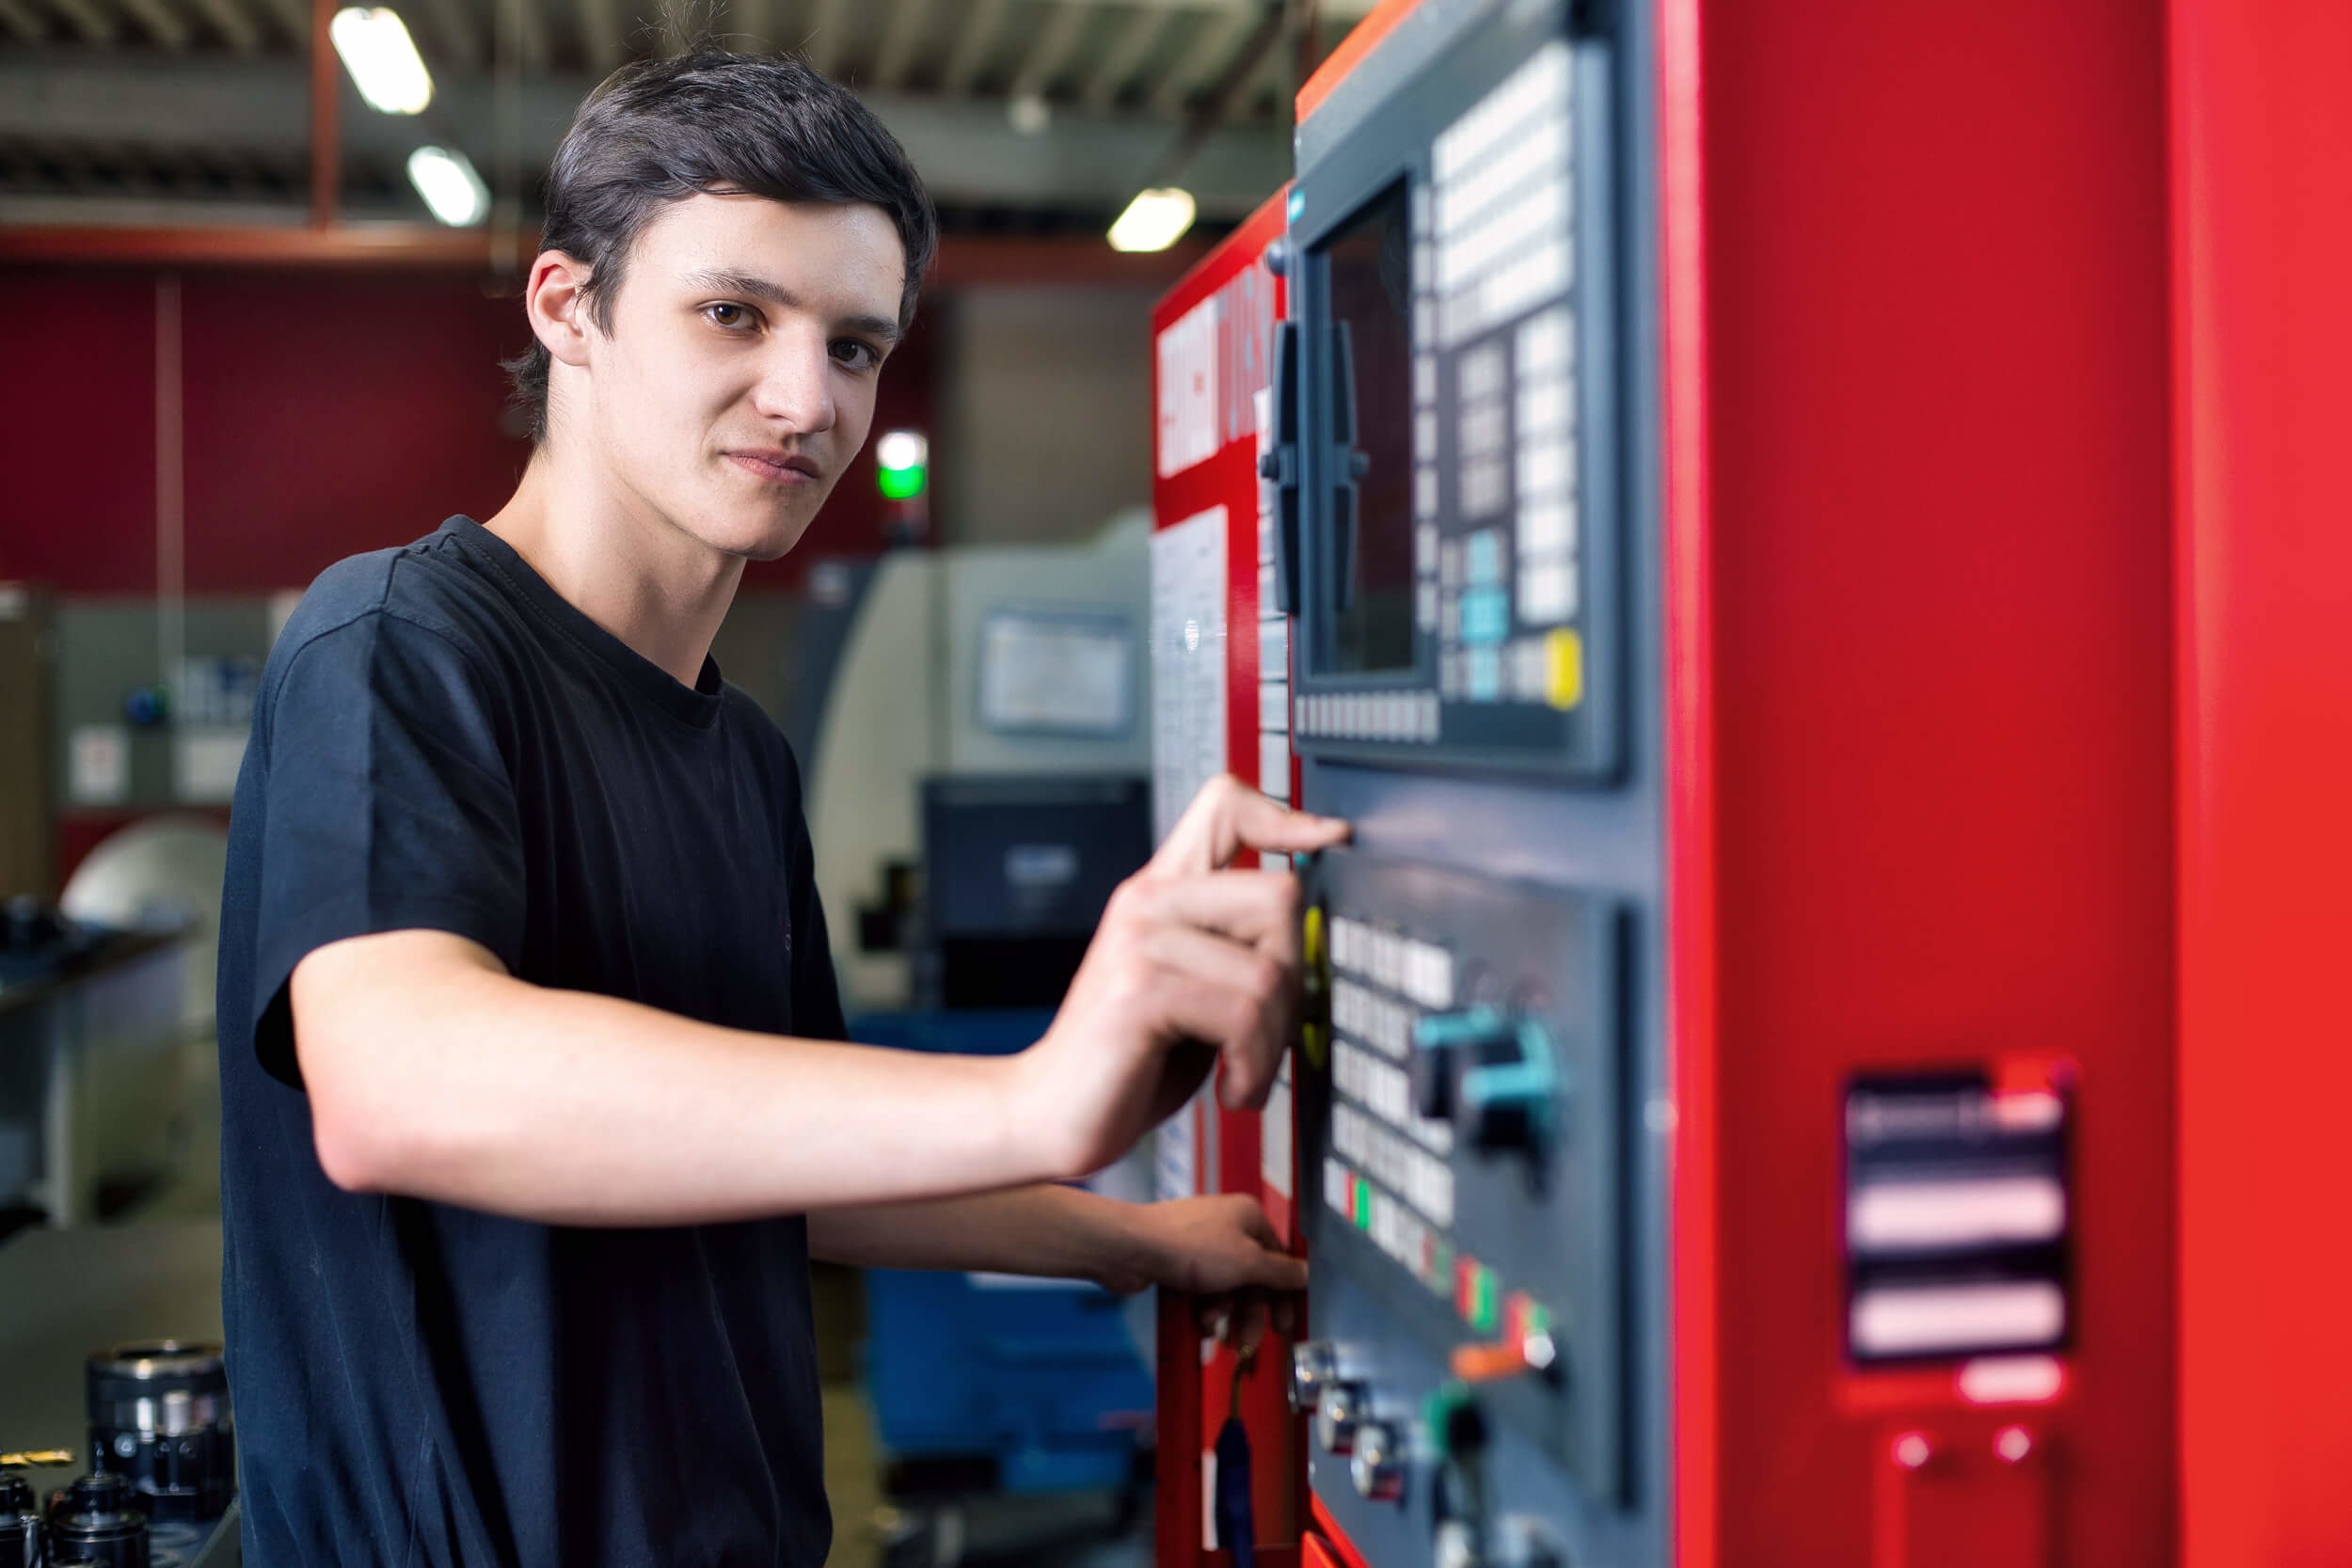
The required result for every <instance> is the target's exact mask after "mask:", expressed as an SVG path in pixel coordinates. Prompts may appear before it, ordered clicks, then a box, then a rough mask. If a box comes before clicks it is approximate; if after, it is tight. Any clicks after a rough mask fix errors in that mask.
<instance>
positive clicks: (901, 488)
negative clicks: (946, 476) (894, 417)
mask: <svg viewBox="0 0 2352 1568" xmlns="http://www.w3.org/2000/svg"><path fill="white" fill-rule="evenodd" d="M874 464H875V469H874V487H875V488H876V489H878V490H880V491H881V492H882V495H883V496H884V497H885V498H887V499H891V500H894V501H903V500H912V499H914V498H915V497H917V496H919V495H921V494H922V493H923V488H924V486H925V485H926V484H928V483H930V469H931V443H930V437H928V436H925V435H923V433H922V432H920V431H915V430H893V431H890V432H887V433H886V434H884V435H883V436H881V437H880V438H879V439H877V440H876V441H875V443H874Z"/></svg>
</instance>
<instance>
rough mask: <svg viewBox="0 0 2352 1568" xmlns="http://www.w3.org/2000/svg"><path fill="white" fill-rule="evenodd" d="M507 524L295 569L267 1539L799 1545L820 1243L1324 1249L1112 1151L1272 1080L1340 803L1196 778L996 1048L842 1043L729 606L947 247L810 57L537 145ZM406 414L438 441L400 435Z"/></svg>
mask: <svg viewBox="0 0 2352 1568" xmlns="http://www.w3.org/2000/svg"><path fill="white" fill-rule="evenodd" d="M545 243H546V246H547V248H546V250H545V251H544V252H543V253H542V254H541V255H540V256H539V257H538V258H537V260H536V261H534V262H533V263H532V271H531V276H530V279H529V289H528V310H529V315H530V320H531V325H532V331H533V333H534V334H535V336H536V338H537V341H538V345H539V347H538V350H537V351H536V352H535V353H534V355H533V356H532V359H531V361H529V362H527V363H525V364H523V365H522V366H521V368H520V372H519V373H518V381H519V382H520V384H521V385H522V386H523V387H524V388H525V389H526V391H527V392H528V393H530V394H531V395H532V396H534V397H535V398H537V399H538V400H540V402H541V406H542V420H541V427H540V430H541V440H540V445H539V448H538V451H537V452H536V454H535V455H534V457H533V459H532V463H531V465H530V467H529V469H528V471H527V472H526V473H525V475H524V477H523V480H522V483H521V485H520V487H519V488H518V489H517V490H516V494H515V496H514V499H512V500H511V501H509V502H508V503H507V505H506V507H505V508H504V510H502V511H501V512H500V513H499V514H498V515H496V516H494V517H492V518H491V519H490V521H489V522H488V524H487V525H486V526H485V525H482V524H477V523H474V522H471V521H469V520H467V519H464V518H453V519H452V520H451V521H449V522H448V523H446V524H444V525H443V526H442V528H441V529H440V530H439V531H437V532H436V533H434V534H433V535H431V536H430V537H428V538H426V539H423V540H421V541H419V542H418V543H416V544H414V545H411V546H407V547H406V548H405V549H399V550H389V551H383V552H379V553H377V554H374V555H371V556H362V557H358V558H356V559H354V560H351V561H346V562H342V564H340V565H338V566H336V567H334V568H332V569H331V570H329V571H328V572H327V573H326V574H325V575H324V576H323V577H322V578H320V579H319V581H318V582H317V584H316V585H315V586H314V587H313V588H312V589H311V591H310V594H309V596H308V597H307V598H305V600H304V601H303V604H302V607H301V609H300V610H298V611H297V612H296V613H295V615H294V619H293V620H292V622H291V623H290V624H289V625H288V626H287V628H286V631H285V633H284V635H283V637H282V638H281V639H280V640H279V641H278V648H277V651H276V652H275V653H274V654H273V655H272V657H271V659H270V665H269V669H268V671H267V673H266V674H265V675H264V677H263V682H262V699H261V703H260V705H259V708H258V710H257V712H256V716H255V728H254V740H253V745H252V748H251V751H250V752H249V754H248V756H247V760H246V768H245V774H244V777H243V778H242V780H241V781H240V783H239V787H238V793H237V800H236V813H235V818H234V828H233V831H232V835H231V836H232V847H231V859H230V874H229V883H228V889H227V895H226V900H225V911H224V921H223V940H222V958H221V992H220V1019H221V1047H222V1055H223V1063H222V1073H223V1099H224V1103H225V1132H226V1139H225V1145H226V1154H225V1159H224V1166H225V1170H224V1186H223V1196H224V1204H223V1209H224V1218H225V1221H226V1229H227V1241H228V1249H227V1253H228V1255H227V1259H226V1280H225V1295H226V1306H227V1312H228V1323H229V1356H230V1377H231V1380H232V1390H233V1393H234V1397H235V1399H236V1402H237V1425H238V1437H239V1449H240V1457H241V1462H242V1471H243V1484H244V1497H245V1532H246V1533H245V1549H246V1554H247V1560H248V1561H250V1562H252V1563H254V1564H256V1565H258V1568H283V1565H289V1564H294V1563H317V1562H341V1563H345V1564H386V1565H391V1564H411V1563H414V1564H433V1565H437V1568H453V1565H456V1564H461V1563H462V1564H465V1565H467V1568H483V1565H488V1564H518V1565H525V1564H527V1565H532V1568H538V1565H547V1568H554V1565H558V1564H561V1565H563V1568H587V1565H591V1564H622V1563H628V1564H639V1563H644V1564H666V1563H680V1564H685V1563H693V1564H720V1563H725V1564H739V1563H745V1564H748V1563H774V1564H788V1565H795V1568H815V1565H816V1564H818V1563H819V1562H821V1561H822V1560H823V1559H824V1557H825V1552H826V1545H827V1542H828V1539H829V1535H830V1524H829V1520H828V1517H827V1513H826V1509H825V1501H824V1497H823V1494H822V1490H821V1485H820V1481H819V1471H818V1393H817V1386H816V1375H815V1368H814V1354H813V1346H812V1340H811V1334H810V1324H809V1303H808V1278H807V1262H808V1259H809V1258H810V1256H812V1255H814V1256H817V1257H820V1258H832V1259H842V1260H845V1261H849V1262H855V1263H872V1264H893V1265H900V1266H936V1267H946V1268H990V1269H1008V1270H1025V1271H1030V1272H1035V1273H1041V1274H1055V1275H1085V1276H1089V1277H1092V1278H1095V1279H1099V1280H1101V1281H1103V1282H1104V1283H1105V1284H1108V1285H1111V1286H1113V1287H1115V1288H1118V1289H1122V1290H1125V1289H1135V1288H1139V1287H1141V1286H1144V1285H1147V1284H1151V1283H1153V1282H1168V1283H1174V1284H1179V1285H1182V1286H1184V1287H1186V1288H1189V1289H1193V1290H1200V1291H1228V1290H1234V1289H1239V1288H1245V1287H1270V1288H1275V1289H1295V1288H1296V1287H1297V1286H1298V1285H1300V1284H1301V1283H1302V1282H1303V1275H1302V1273H1301V1270H1300V1267H1299V1265H1298V1264H1297V1263H1295V1261H1294V1260H1293V1259H1288V1258H1285V1257H1283V1256H1281V1255H1280V1254H1279V1252H1277V1251H1276V1250H1275V1249H1274V1248H1273V1247H1272V1245H1271V1244H1270V1243H1271V1236H1270V1234H1269V1232H1268V1230H1267V1228H1266V1226H1265V1222H1264V1220H1263V1217H1262V1216H1261V1215H1259V1214H1258V1213H1257V1212H1256V1210H1255V1208H1254V1206H1252V1205H1250V1204H1249V1203H1248V1202H1247V1201H1246V1200H1232V1199H1211V1200H1203V1201H1200V1202H1196V1203H1190V1204H1171V1205H1164V1206H1157V1207H1151V1208H1135V1207H1129V1206H1124V1205H1120V1204H1115V1203H1111V1202H1107V1201H1105V1200H1103V1199H1099V1198H1096V1197H1094V1196H1090V1195H1089V1194H1087V1193H1084V1192H1082V1191H1078V1190H1075V1189H1073V1188H1070V1187H1065V1186H1058V1185H1053V1184H1051V1183H1054V1182H1056V1181H1058V1180H1064V1179H1068V1178H1072V1177H1075V1176H1079V1175H1082V1174H1084V1173H1086V1172H1089V1171H1091V1170H1093V1169H1096V1168H1098V1167H1100V1166H1101V1165H1103V1164H1105V1163H1107V1162H1108V1161H1110V1160H1112V1159H1114V1158H1116V1157H1117V1156H1118V1155H1119V1154H1120V1153H1121V1152H1122V1151H1123V1150H1125V1149H1126V1148H1128V1147H1129V1146H1130V1145H1132V1144H1133V1143H1134V1142H1135V1140H1136V1138H1138V1137H1139V1136H1140V1135H1141V1134H1142V1133H1143V1132H1145V1131H1146V1130H1148V1129H1149V1128H1151V1127H1152V1125H1153V1124H1154V1123H1155V1122H1156V1121H1157V1120H1158V1119H1159V1118H1160V1117H1162V1116H1163V1115H1164V1114H1166V1113H1167V1112H1168V1111H1169V1110H1171V1109H1173V1108H1174V1107H1175V1106H1176V1105H1177V1104H1179V1103H1180V1102H1181V1101H1183V1100H1184V1098H1185V1097H1186V1096H1187V1095H1188V1094H1189V1093H1190V1092H1191V1090H1192V1089H1193V1088H1194V1087H1195V1086H1196V1085H1198V1083H1199V1082H1200V1078H1201V1076H1202V1074H1203V1072H1204V1071H1205V1070H1206V1068H1207V1066H1208V1065H1209V1062H1210V1060H1211V1057H1212V1054H1213V1053H1212V1052H1210V1051H1209V1050H1207V1049H1204V1048H1202V1047H1200V1046H1196V1045H1193V1044H1191V1043H1189V1042H1194V1041H1199V1042H1207V1045H1208V1046H1213V1047H1214V1048H1215V1053H1214V1054H1221V1056H1222V1059H1223V1065H1224V1069H1225V1076H1224V1080H1223V1082H1224V1085H1225V1091H1226V1093H1227V1094H1228V1095H1229V1097H1231V1098H1232V1099H1233V1100H1235V1101H1257V1100H1258V1099H1260V1098H1261V1097H1262V1096H1263V1092H1264V1089H1265V1086H1266V1085H1267V1083H1268V1081H1269V1079H1270V1076H1271V1073H1272V1071H1273V1069H1274V1065H1275V1060H1276V1057H1277V1054H1278V1053H1279V1049H1280V1046H1281V1043H1282V1039H1283V1037H1284V1030H1285V1017H1284V1015H1285V1008H1286V999H1287V997H1288V994H1289V991H1290V989H1291V984H1292V981H1293V978H1294V976H1295V968H1296V957H1295V951H1294V937H1293V931H1294V929H1295V926H1294V922H1295V892H1294V890H1293V888H1292V887H1291V885H1290V883H1289V879H1279V878H1272V877H1267V876H1264V875H1263V874H1261V873H1257V872H1229V871H1225V870H1224V869H1223V867H1224V866H1225V865H1226V863H1228V862H1229V861H1230V860H1231V859H1232V855H1233V853H1234V851H1235V850H1236V849H1238V848H1240V847H1245V846H1248V847H1263V848H1270V849H1278V850H1302V849H1311V848H1314V847H1320V846H1322V845H1326V844H1328V843H1331V842H1333V841H1335V840H1336V839H1337V838H1338V837H1339V836H1340V835H1341V833H1342V832H1343V829H1342V828H1341V827H1340V826H1339V825H1338V824H1335V823H1329V822H1325V821H1320V820H1316V819H1312V818H1308V817H1304V816H1295V815H1292V814H1289V813H1286V812H1283V811H1281V810H1280V809H1279V808H1278V807H1276V806H1275V805H1273V804H1272V803H1271V802H1269V801H1267V800H1264V799H1263V798H1262V797H1258V796H1255V795H1252V794H1249V793H1248V792H1247V791H1244V790H1241V789H1239V788H1238V787H1237V786H1233V785H1231V784H1220V785H1219V786H1216V787H1213V788H1212V789H1210V790H1209V791H1208V792H1207V793H1206V794H1204V796H1203V797H1202V799H1201V800H1200V801H1198V802H1197V803H1196V804H1195V806H1194V807H1193V809H1192V811H1191V812H1190V814H1189V815H1188V816H1186V817H1185V819H1184V824H1183V825H1182V826H1181V827H1180V828H1179V829H1178V830H1177V831H1176V832H1175V833H1174V835H1173V836H1172V837H1171V838H1170V840H1169V841H1168V844H1167V845H1166V846H1165V847H1163V848H1162V849H1161V851H1160V853H1159V854H1158V856H1157V857H1156V858H1155V859H1154V860H1153V862H1152V864H1151V866H1150V867H1149V868H1147V869H1146V870H1145V871H1144V872H1142V873H1141V874H1139V875H1138V876H1137V877H1136V878H1135V879H1133V880H1131V881H1130V882H1129V883H1127V884H1126V885H1125V886H1124V887H1123V888H1121V889H1120V892H1119V894H1118V895H1117V897H1116V898H1115V899H1114V900H1113V902H1112V906H1111V909H1110V911H1109V912H1108V913H1107V914H1106V915H1105V916H1104V922H1103V926H1102V928H1101V930H1100V931H1099V932H1098V934H1097V936H1096V939H1095V942H1094V943H1093V946H1092V947H1091V949H1090V950H1089V953H1088V956H1087V958H1086V961H1085V963H1084V965H1083V967H1082V968H1081V970H1080V973H1079V974H1078V977H1077V979H1076V980H1075V982H1074V983H1073V986H1072V988H1071V992H1070V995H1069V997H1068V999H1067V1000H1066V1002H1065V1003H1064V1005H1063V1006H1062V1008H1061V1010H1060V1012H1059V1014H1058V1015H1057V1018H1056V1020H1055V1022H1054V1024H1053V1026H1052V1027H1051V1029H1050V1030H1049V1031H1048V1032H1047V1034H1046V1036H1045V1037H1044V1038H1042V1039H1041V1040H1040V1041H1039V1042H1038V1043H1037V1044H1036V1045H1035V1046H1034V1047H1033V1048H1031V1049H1030V1050H1029V1051H1027V1052H1026V1053H1024V1054H1022V1055H1020V1056H1018V1057H1014V1058H1010V1059H1005V1060H977V1059H947V1058H939V1057H928V1056H925V1057H917V1056H911V1055H904V1054H899V1053H891V1052H884V1051H879V1050H870V1049H864V1048H857V1047H850V1046H845V1045H839V1044H834V1043H828V1042H829V1041H833V1040H836V1039H838V1037H839V1036H840V1034H841V1032H842V1027H841V1012H840V1005H839V1002H838V1001H837V999H836V997H835V995H834V981H833V974H832V971H831V967H830V960H829V958H828V955H827V952H826V943H825V925H824V917H823V914H822V911H820V910H819V909H818V902H817V893H816V889H815V887H814V885H813V883H812V873H811V866H810V855H809V845H808V837H807V832H806V829H805V827H804V825H803V819H802V813H801V800H800V784H799V777H798V773H797V770H796V768H795V765H794V762H793V758H792V755H791V753H790V752H789V751H788V750H787V748H786V746H785V743H784V740H783V737H782V736H780V735H779V734H778V733H777V731H776V730H775V728H774V727H773V726H772V725H771V723H770V722H769V721H768V720H767V719H766V718H765V717H764V716H763V715H762V714H761V713H760V712H759V710H758V709H757V708H756V707H755V705H753V703H752V702H751V701H750V700H749V699H748V698H746V697H744V696H743V695H742V693H740V692H739V691H738V690H736V689H733V688H731V687H727V686H725V685H723V683H722V682H721V680H720V677H719V673H718V670H717V668H716V667H715V666H714V665H713V664H712V663H711V661H710V659H709V657H708V648H709V644H710V641H711V637H712V634H713V632H714V631H715V630H716V629H717V627H718V626H719V622H720V619H721V617H722V616H723V615H724V614H725V612H726V609H727V605H728V602H729V600H730V598H731V597H732V595H733V594H734V592H735V587H736V583H737V580H738V578H739V576H740V574H741V571H742V565H743V562H744V561H746V560H747V559H749V560H766V559H771V558H773V557H776V556H779V555H782V554H783V553H784V552H785V551H787V550H788V549H790V548H791V547H792V546H793V544H794V542H795V541H796V540H798V539H799V537H800V535H801V532H802V531H803V529H804V528H805V527H806V526H807V524H808V521H809V519H810V517H811V515H813V514H814V513H815V512H816V510H817V508H818V504H819V503H820V502H822V500H823V499H824V498H825V495H826V493H827V492H828V491H829V490H830V489H831V487H832V485H833V483H834V480H835V479H836V478H837V477H838V476H839V475H840V473H841V471H842V469H843V468H844V467H846V466H847V465H848V464H849V462H850V458H851V456H852V455H853V454H854V453H855V452H856V451H857V450H858V447H859V446H860V444H861V443H862V442H863V441H864V440H865V437H866V427H867V424H868V421H869V420H870V418H871V415H872V412H873V406H874V389H875V378H876V376H877V375H878V374H879V373H880V372H881V369H882V362H883V360H884V359H885V358H886V357H887V356H888V355H889V353H890V349H891V346H892V344H893V343H894V342H895V341H897V339H898V335H899V333H900V332H902V331H903V330H904V328H905V325H906V323H907V321H908V320H909V317H910V315H911V312H912V310H913V307H914V294H915V286H916V281H917V278H918V277H919V275H920V273H921V271H922V268H923V266H924V264H925V263H926V262H927V261H929V259H930V253H931V249H932V245H933V230H932V220H931V217H930V209H929V207H928V204H927V202H926V199H925V198H924V196H923V193H922V189H921V186H920V184H919V183H918V182H917V181H916V179H915V176H914V171H913V170H912V169H911V168H909V167H908V166H907V164H906V160H905V158H904V155H903V154H902V153H901V152H900V150H899V149H898V146H897V144H896V143H895V142H893V141H892V140H891V138H890V136H889V135H887V134H886V133H885V132H884V131H883V130H882V127H881V126H880V125H879V124H878V123H877V122H876V121H875V120H874V119H872V118H871V117H870V116H869V115H868V114H867V113H866V111H864V110H863V109H862V108H861V107H860V106H859V105H858V104H857V103H856V102H855V101H854V100H853V99H851V98H850V96H849V95H848V94H847V93H845V92H843V91H841V90H840V89H838V88H836V87H834V86H832V85H831V84H829V83H827V82H825V81H824V80H823V79H822V78H820V77H818V76H817V75H815V74H813V73H812V72H810V71H807V70H806V69H805V68H803V67H802V66H800V65H798V64H796V63H794V62H791V61H788V60H771V59H759V58H751V57H744V56H735V55H717V54H707V53H706V54H699V55H693V56H691V57H688V58H683V59H675V60H668V61H661V62H658V63H654V64H650V65H645V66H641V67H637V68H634V69H632V70H630V71H625V72H623V73H622V74H621V75H620V76H619V77H616V78H615V79H614V81H613V82H612V83H610V84H608V85H607V87H605V88H604V89H602V90H600V91H599V93H598V94H597V95H596V97H595V98H593V99H592V100H591V101H590V102H589V103H587V104H586V105H585V106H584V107H583V108H582V109H581V111H580V117H579V119H578V120H577V122H576V123H575V124H574V126H573V128H572V130H571V132H570V134H569V135H567V136H566V138H565V140H564V145H563V147H562V149H561V150H559V151H558V153H557V155H556V160H555V164H554V167H553V170H552V172H551V174H550V177H549V190H548V227H547V232H546V241H545ZM418 455H419V460H420V461H428V462H429V461H430V460H431V454H430V453H420V454H418Z"/></svg>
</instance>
